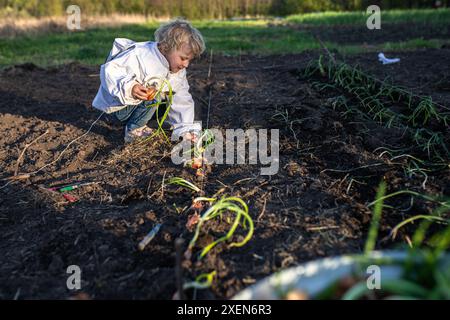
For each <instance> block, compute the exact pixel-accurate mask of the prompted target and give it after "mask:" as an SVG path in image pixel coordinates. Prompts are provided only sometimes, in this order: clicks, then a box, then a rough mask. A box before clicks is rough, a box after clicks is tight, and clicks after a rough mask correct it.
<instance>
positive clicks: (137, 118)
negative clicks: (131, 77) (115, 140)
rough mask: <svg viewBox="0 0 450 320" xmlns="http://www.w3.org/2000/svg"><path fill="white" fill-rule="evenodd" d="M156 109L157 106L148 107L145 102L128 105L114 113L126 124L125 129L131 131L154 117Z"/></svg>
mask: <svg viewBox="0 0 450 320" xmlns="http://www.w3.org/2000/svg"><path fill="white" fill-rule="evenodd" d="M155 110H156V109H155V108H147V107H145V106H144V103H141V104H138V105H135V106H126V107H125V108H123V109H120V110H119V111H116V112H114V113H113V114H114V115H115V116H116V118H117V119H118V120H120V121H121V122H122V123H123V124H125V125H126V127H125V130H128V131H131V130H134V129H137V128H140V127H143V126H145V125H146V124H147V122H148V121H149V120H150V119H151V118H152V116H153V114H154V113H155Z"/></svg>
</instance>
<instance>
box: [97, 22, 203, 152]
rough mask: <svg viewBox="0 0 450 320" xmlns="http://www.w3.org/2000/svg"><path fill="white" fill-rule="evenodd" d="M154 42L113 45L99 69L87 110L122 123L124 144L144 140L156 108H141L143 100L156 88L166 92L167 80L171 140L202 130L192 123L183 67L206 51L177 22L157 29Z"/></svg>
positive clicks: (200, 39) (186, 27)
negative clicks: (170, 99) (169, 91)
mask: <svg viewBox="0 0 450 320" xmlns="http://www.w3.org/2000/svg"><path fill="white" fill-rule="evenodd" d="M155 40H156V42H152V41H148V42H133V41H131V40H128V39H116V40H115V42H114V46H113V49H112V50H111V53H110V55H109V57H108V59H107V61H106V62H105V64H103V65H102V66H101V68H100V80H101V84H100V88H99V90H98V92H97V95H96V96H95V98H94V101H93V102H92V106H93V107H95V108H97V109H100V110H102V111H105V112H106V113H112V114H113V115H114V116H115V117H116V118H117V119H119V120H120V121H121V122H122V123H123V124H125V139H124V140H125V143H129V142H131V141H133V140H135V139H136V138H140V137H146V136H149V135H151V133H152V129H150V128H149V127H148V126H147V122H148V121H149V120H150V119H151V117H152V116H153V114H154V113H155V111H156V108H154V107H146V106H145V104H144V101H146V100H152V99H153V95H154V93H155V91H156V90H157V89H160V88H161V87H162V91H168V85H167V84H165V83H164V80H166V81H168V83H169V84H170V86H171V87H172V90H173V92H175V94H174V95H173V102H172V105H171V107H170V110H169V113H168V116H167V121H168V122H169V123H170V124H171V126H172V129H173V135H174V136H175V137H180V136H181V137H183V138H187V139H190V140H194V139H195V133H196V132H198V131H200V130H201V126H200V124H199V123H194V101H193V99H192V96H191V94H190V93H189V84H188V82H187V79H186V68H187V67H188V66H189V63H190V62H191V60H192V59H194V58H196V57H199V56H200V55H201V53H202V52H203V51H204V50H205V43H204V40H203V37H202V35H201V34H200V32H199V31H198V30H197V29H195V28H194V27H192V25H191V24H190V23H189V22H187V21H184V20H180V19H177V20H175V21H172V22H169V23H168V24H166V25H162V26H160V27H159V28H158V30H156V32H155ZM149 85H151V86H149Z"/></svg>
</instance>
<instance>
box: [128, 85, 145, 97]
mask: <svg viewBox="0 0 450 320" xmlns="http://www.w3.org/2000/svg"><path fill="white" fill-rule="evenodd" d="M131 95H132V96H133V98H135V99H139V100H147V97H148V92H147V88H146V87H144V86H142V85H140V84H135V85H134V86H133V89H131Z"/></svg>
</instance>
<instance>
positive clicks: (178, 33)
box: [155, 18, 205, 57]
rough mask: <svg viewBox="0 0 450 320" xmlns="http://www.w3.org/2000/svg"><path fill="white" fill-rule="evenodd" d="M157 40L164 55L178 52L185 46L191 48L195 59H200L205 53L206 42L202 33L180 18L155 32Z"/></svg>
mask: <svg viewBox="0 0 450 320" xmlns="http://www.w3.org/2000/svg"><path fill="white" fill-rule="evenodd" d="M155 40H156V41H157V42H158V46H159V49H160V50H161V52H163V53H169V52H171V51H172V50H173V49H175V50H178V49H180V48H181V46H182V45H183V44H188V45H189V46H190V47H191V49H192V53H193V55H194V57H199V56H200V55H201V54H202V53H203V51H205V41H204V40H203V37H202V35H201V33H200V31H198V30H197V29H196V28H194V27H193V26H192V25H191V24H190V23H189V22H188V21H187V20H183V19H180V18H178V19H176V20H173V21H170V22H169V23H167V24H164V25H161V26H160V27H159V28H158V29H157V30H156V31H155Z"/></svg>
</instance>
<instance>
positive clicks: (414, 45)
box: [0, 9, 450, 67]
mask: <svg viewBox="0 0 450 320" xmlns="http://www.w3.org/2000/svg"><path fill="white" fill-rule="evenodd" d="M361 19H362V20H361ZM365 19H366V16H365V15H364V14H363V13H357V12H356V13H355V12H352V13H349V12H342V13H336V12H325V13H315V14H305V15H297V16H289V17H287V18H286V19H284V20H283V19H282V20H277V21H275V20H273V19H272V20H270V19H254V20H243V21H231V20H227V21H193V24H194V26H196V27H197V28H199V30H200V31H201V33H202V34H203V36H204V38H205V40H206V45H207V49H208V51H209V50H210V49H213V50H214V52H215V53H216V54H224V55H239V54H257V55H269V54H288V53H301V52H304V51H307V50H316V49H320V45H319V44H318V43H317V41H316V40H315V39H314V38H313V37H312V36H311V35H310V34H309V33H308V32H306V31H303V30H296V29H295V28H292V27H289V26H286V25H285V22H301V23H309V24H325V25H333V24H344V23H360V22H361V21H363V23H365ZM428 20H430V21H432V22H433V23H444V22H447V23H448V21H450V9H445V10H420V11H419V10H407V11H399V10H397V11H386V12H383V13H382V22H394V21H395V22H402V21H415V22H426V21H428ZM158 26H159V22H156V21H151V22H148V23H143V24H135V25H130V24H128V25H123V26H121V27H109V28H93V29H87V30H84V31H79V32H60V33H53V34H49V33H46V34H40V35H34V36H18V37H16V38H12V39H0V67H4V66H7V65H12V64H20V63H25V62H33V63H35V64H37V65H40V66H49V65H59V64H65V63H69V62H74V61H77V62H81V63H84V64H90V65H99V64H102V63H103V62H104V60H105V58H106V56H107V55H108V52H109V50H110V49H111V45H112V42H113V41H114V38H129V39H133V40H135V41H148V40H153V39H154V36H153V34H154V32H155V30H156V28H157V27H158ZM446 43H449V41H448V40H436V39H430V40H424V39H412V40H407V41H401V42H392V43H391V42H386V43H383V44H379V45H376V46H367V45H354V44H352V45H342V44H339V43H337V42H327V43H326V45H327V47H329V48H330V49H336V50H338V51H339V52H340V53H342V54H344V55H350V54H356V53H363V52H376V51H380V50H382V51H395V50H410V49H411V50H414V49H419V48H440V47H441V46H442V45H443V44H446Z"/></svg>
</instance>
